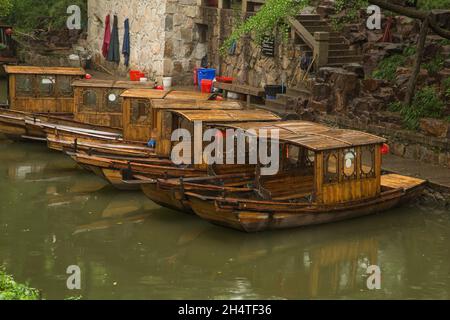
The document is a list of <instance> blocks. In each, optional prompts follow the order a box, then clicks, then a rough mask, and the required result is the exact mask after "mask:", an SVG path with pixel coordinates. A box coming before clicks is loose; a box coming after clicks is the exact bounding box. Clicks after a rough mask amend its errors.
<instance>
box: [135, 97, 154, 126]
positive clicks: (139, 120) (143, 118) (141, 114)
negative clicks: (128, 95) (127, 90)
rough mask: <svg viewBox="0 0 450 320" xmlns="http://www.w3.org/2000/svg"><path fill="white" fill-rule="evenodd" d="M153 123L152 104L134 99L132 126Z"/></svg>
mask: <svg viewBox="0 0 450 320" xmlns="http://www.w3.org/2000/svg"><path fill="white" fill-rule="evenodd" d="M150 121H151V115H150V103H149V101H148V100H143V99H133V100H132V101H131V119H130V123H132V124H147V123H150Z"/></svg>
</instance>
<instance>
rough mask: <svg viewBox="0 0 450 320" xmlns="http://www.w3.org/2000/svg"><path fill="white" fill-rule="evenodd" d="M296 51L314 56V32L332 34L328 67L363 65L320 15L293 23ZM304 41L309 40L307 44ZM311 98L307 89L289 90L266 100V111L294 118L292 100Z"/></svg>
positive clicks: (305, 15)
mask: <svg viewBox="0 0 450 320" xmlns="http://www.w3.org/2000/svg"><path fill="white" fill-rule="evenodd" d="M291 26H292V29H293V31H294V32H293V35H294V40H295V42H296V49H297V50H298V51H300V52H301V53H302V55H303V54H307V53H309V54H310V55H311V56H313V49H312V47H311V42H312V41H314V40H313V39H314V32H328V33H329V34H330V41H329V51H328V63H327V64H326V65H323V67H324V66H326V67H342V66H343V65H345V64H349V63H361V62H362V56H360V55H358V54H357V52H356V51H355V50H353V49H351V48H350V46H349V45H348V44H347V41H346V40H345V38H344V37H343V36H342V35H341V33H340V32H336V31H334V30H333V28H332V27H331V26H330V25H329V24H328V22H327V21H325V20H323V19H322V18H321V17H320V15H318V14H302V15H299V16H297V17H296V19H295V21H294V23H291ZM304 39H307V40H309V43H310V44H307V43H306V41H305V40H304ZM299 97H301V98H304V99H307V98H310V97H311V92H310V91H309V90H307V89H306V88H288V89H287V92H286V94H279V95H277V98H276V100H266V106H265V109H267V110H270V111H272V112H275V113H277V114H280V115H281V116H283V117H286V116H287V117H292V116H293V115H294V114H295V113H296V110H295V109H294V106H290V105H289V100H290V99H296V98H299Z"/></svg>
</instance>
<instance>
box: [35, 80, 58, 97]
mask: <svg viewBox="0 0 450 320" xmlns="http://www.w3.org/2000/svg"><path fill="white" fill-rule="evenodd" d="M55 84H56V77H55V76H48V75H43V76H38V89H39V90H38V91H39V96H41V97H52V96H54V92H55Z"/></svg>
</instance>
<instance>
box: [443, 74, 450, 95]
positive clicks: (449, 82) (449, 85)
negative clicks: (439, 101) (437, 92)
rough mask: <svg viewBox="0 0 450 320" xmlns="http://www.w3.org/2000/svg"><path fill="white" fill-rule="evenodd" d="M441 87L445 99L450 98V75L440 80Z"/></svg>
mask: <svg viewBox="0 0 450 320" xmlns="http://www.w3.org/2000/svg"><path fill="white" fill-rule="evenodd" d="M442 87H443V90H444V94H445V97H446V98H447V99H450V77H447V78H446V79H445V80H444V81H443V82H442Z"/></svg>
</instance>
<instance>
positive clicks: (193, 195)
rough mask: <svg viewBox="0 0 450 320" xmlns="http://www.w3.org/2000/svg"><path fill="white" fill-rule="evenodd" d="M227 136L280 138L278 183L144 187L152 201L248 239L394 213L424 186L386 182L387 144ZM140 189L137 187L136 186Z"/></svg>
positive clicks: (348, 135)
mask: <svg viewBox="0 0 450 320" xmlns="http://www.w3.org/2000/svg"><path fill="white" fill-rule="evenodd" d="M224 127H225V128H226V127H228V128H237V129H242V130H253V132H255V136H256V137H257V138H258V139H260V138H261V137H260V130H261V129H266V130H275V129H277V130H279V134H280V146H281V147H280V168H279V171H278V173H277V174H276V175H273V176H262V175H261V166H260V165H258V166H257V167H256V170H255V172H254V173H253V174H252V173H248V172H247V173H241V174H240V176H239V175H236V174H232V175H230V174H227V175H209V176H204V177H196V178H190V179H189V178H183V179H179V178H178V179H159V180H158V182H157V184H155V183H153V181H150V180H145V178H142V177H139V176H138V180H141V182H142V185H141V188H142V190H143V191H144V193H145V194H146V195H147V196H149V197H150V199H152V200H156V201H158V199H159V198H158V197H160V195H161V194H163V195H165V198H166V201H165V202H167V204H168V205H167V206H169V207H171V208H178V209H182V210H184V211H187V212H189V211H190V210H191V209H192V210H193V211H194V212H195V213H196V214H197V215H198V216H199V217H201V218H203V219H205V220H208V221H210V222H212V223H215V224H219V225H223V226H226V227H230V228H234V229H237V230H240V231H245V232H257V231H264V230H270V229H285V228H293V227H301V226H309V225H316V224H322V223H329V222H336V221H341V220H345V219H350V218H356V217H361V216H366V215H370V214H374V213H377V212H381V211H385V210H389V209H391V208H394V207H396V206H399V205H401V204H403V203H405V202H407V201H409V200H411V199H414V198H415V197H417V196H418V195H419V194H420V192H421V191H422V189H423V188H424V185H425V181H423V180H420V179H415V178H410V177H405V176H400V175H396V174H386V175H382V174H381V164H382V154H381V150H382V145H383V144H384V143H385V142H386V141H385V139H383V138H380V137H377V136H374V135H370V134H367V133H363V132H358V131H352V130H339V129H331V128H328V127H326V126H323V125H319V124H315V123H310V122H304V121H292V122H278V123H269V124H268V123H243V124H231V125H228V126H227V125H224ZM135 183H137V182H135Z"/></svg>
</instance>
